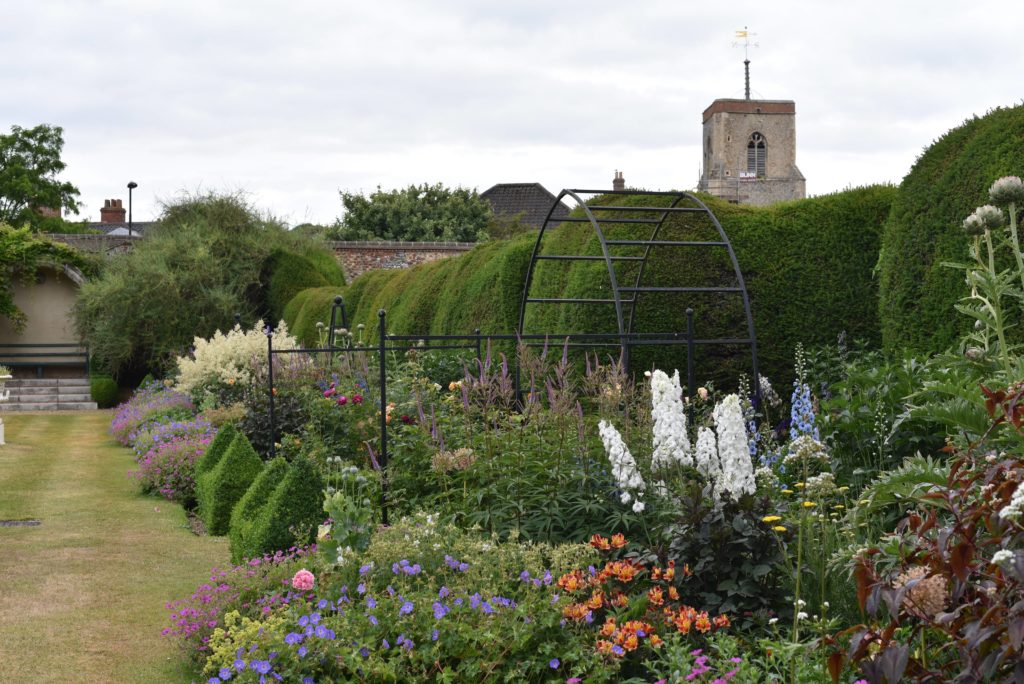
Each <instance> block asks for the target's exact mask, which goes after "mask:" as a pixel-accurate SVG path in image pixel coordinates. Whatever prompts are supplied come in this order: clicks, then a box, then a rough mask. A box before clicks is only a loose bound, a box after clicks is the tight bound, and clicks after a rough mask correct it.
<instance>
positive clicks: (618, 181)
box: [612, 171, 626, 190]
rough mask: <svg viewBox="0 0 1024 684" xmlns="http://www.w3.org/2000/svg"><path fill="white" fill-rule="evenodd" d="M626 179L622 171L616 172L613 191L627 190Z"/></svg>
mask: <svg viewBox="0 0 1024 684" xmlns="http://www.w3.org/2000/svg"><path fill="white" fill-rule="evenodd" d="M625 189H626V179H625V178H623V176H622V172H621V171H616V172H615V178H613V179H612V190H625Z"/></svg>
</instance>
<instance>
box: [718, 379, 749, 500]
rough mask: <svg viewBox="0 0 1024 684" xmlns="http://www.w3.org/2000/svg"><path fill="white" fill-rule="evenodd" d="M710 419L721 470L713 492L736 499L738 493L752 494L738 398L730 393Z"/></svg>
mask: <svg viewBox="0 0 1024 684" xmlns="http://www.w3.org/2000/svg"><path fill="white" fill-rule="evenodd" d="M712 416H713V417H714V419H715V429H716V431H717V432H718V458H719V461H720V462H721V467H722V473H721V476H720V477H719V478H718V481H717V482H716V485H715V491H719V492H720V491H723V490H725V491H728V492H729V494H730V495H731V496H732V497H733V498H734V499H738V498H739V497H740V495H741V494H746V493H752V492H753V491H754V489H755V488H756V484H755V482H754V465H753V463H751V461H750V447H749V445H748V444H747V431H746V429H745V428H744V425H743V409H742V408H741V407H740V398H739V397H738V396H737V395H735V394H730V395H729V396H727V397H726V398H725V399H723V400H722V401H721V403H719V404H718V405H717V406H715V410H714V413H713V414H712Z"/></svg>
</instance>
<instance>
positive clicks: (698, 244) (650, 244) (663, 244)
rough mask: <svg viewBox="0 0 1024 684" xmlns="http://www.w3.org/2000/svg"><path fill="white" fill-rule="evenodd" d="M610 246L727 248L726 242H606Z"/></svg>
mask: <svg viewBox="0 0 1024 684" xmlns="http://www.w3.org/2000/svg"><path fill="white" fill-rule="evenodd" d="M605 242H606V243H607V244H609V245H634V246H639V247H725V246H726V244H728V243H725V242H721V241H718V242H705V241H700V240H605Z"/></svg>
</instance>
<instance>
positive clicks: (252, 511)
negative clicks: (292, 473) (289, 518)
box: [228, 456, 288, 564]
mask: <svg viewBox="0 0 1024 684" xmlns="http://www.w3.org/2000/svg"><path fill="white" fill-rule="evenodd" d="M287 472H288V462H287V461H285V460H284V459H283V458H281V457H280V456H278V457H277V458H275V459H274V460H273V461H270V462H269V463H267V465H266V466H265V467H264V468H263V470H262V471H261V472H260V474H259V475H257V476H256V479H255V480H253V482H252V484H251V485H249V489H247V490H246V491H245V494H244V495H243V496H242V498H241V499H239V500H238V503H237V504H235V508H234V509H233V510H232V511H231V527H230V529H229V530H228V541H229V543H230V546H231V562H232V563H235V564H238V563H241V562H242V560H243V559H245V558H252V557H253V556H255V555H259V554H258V553H256V552H254V551H253V549H252V542H253V540H252V527H253V523H254V522H255V520H256V518H257V517H258V515H259V512H260V511H261V510H263V507H264V506H266V505H267V502H268V501H269V499H270V496H271V494H273V493H274V489H276V488H277V486H278V485H279V484H281V478H283V477H284V476H285V474H286V473H287Z"/></svg>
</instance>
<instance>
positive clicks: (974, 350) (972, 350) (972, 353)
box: [964, 347, 985, 361]
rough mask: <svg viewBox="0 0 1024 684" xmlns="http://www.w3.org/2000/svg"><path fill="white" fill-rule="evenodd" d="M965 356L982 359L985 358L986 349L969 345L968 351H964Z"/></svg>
mask: <svg viewBox="0 0 1024 684" xmlns="http://www.w3.org/2000/svg"><path fill="white" fill-rule="evenodd" d="M964 356H966V357H967V358H968V359H969V360H971V361H981V360H982V359H983V358H985V350H984V349H982V348H981V347H968V348H967V351H965V352H964Z"/></svg>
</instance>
